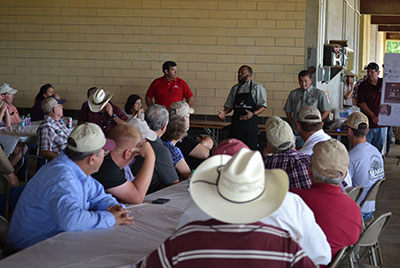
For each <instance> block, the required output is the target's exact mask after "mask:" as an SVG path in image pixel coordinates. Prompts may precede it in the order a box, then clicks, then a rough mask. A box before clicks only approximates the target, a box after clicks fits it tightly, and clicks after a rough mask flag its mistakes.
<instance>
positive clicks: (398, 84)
mask: <svg viewBox="0 0 400 268" xmlns="http://www.w3.org/2000/svg"><path fill="white" fill-rule="evenodd" d="M384 62H385V67H384V69H383V71H384V74H383V83H382V95H381V105H380V109H379V116H378V124H379V125H381V126H400V54H396V53H386V54H385V61H384Z"/></svg>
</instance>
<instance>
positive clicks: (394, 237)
mask: <svg viewBox="0 0 400 268" xmlns="http://www.w3.org/2000/svg"><path fill="white" fill-rule="evenodd" d="M398 155H400V145H395V144H392V145H391V148H390V152H389V155H388V156H387V157H386V158H385V173H386V181H385V183H384V184H383V186H382V188H381V190H380V192H379V194H378V197H377V205H376V212H375V217H377V216H379V215H381V214H383V213H385V212H389V211H391V212H392V219H391V221H390V223H389V225H388V226H387V228H386V229H385V230H384V231H383V234H382V235H381V238H380V245H381V249H382V253H383V265H380V266H379V267H384V268H386V267H396V268H397V267H400V165H399V166H397V161H398V159H397V158H396V156H398Z"/></svg>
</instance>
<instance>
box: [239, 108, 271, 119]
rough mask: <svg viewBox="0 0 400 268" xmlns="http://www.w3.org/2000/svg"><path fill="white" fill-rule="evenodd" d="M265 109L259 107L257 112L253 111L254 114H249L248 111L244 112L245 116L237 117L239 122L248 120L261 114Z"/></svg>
mask: <svg viewBox="0 0 400 268" xmlns="http://www.w3.org/2000/svg"><path fill="white" fill-rule="evenodd" d="M265 109H266V108H265V107H264V106H260V107H258V108H257V110H255V111H254V112H251V111H249V110H246V114H245V115H241V116H240V117H239V119H240V120H249V119H250V118H252V117H253V116H255V115H259V114H260V113H262V112H263V111H264V110H265Z"/></svg>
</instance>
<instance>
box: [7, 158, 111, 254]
mask: <svg viewBox="0 0 400 268" xmlns="http://www.w3.org/2000/svg"><path fill="white" fill-rule="evenodd" d="M117 204H118V202H117V200H116V199H115V198H114V197H112V196H111V195H110V194H106V193H105V192H104V188H103V186H102V185H101V184H100V183H99V182H97V181H96V180H95V179H93V178H92V177H91V176H87V175H86V174H85V173H84V172H83V171H82V170H81V169H80V167H79V166H78V165H77V164H76V163H75V162H73V161H72V160H71V159H70V158H69V157H68V156H67V155H65V154H61V155H60V156H58V157H57V158H55V159H53V160H52V161H51V162H50V163H48V164H47V165H45V166H43V167H42V168H41V169H40V170H39V171H38V173H36V175H35V176H34V177H33V178H32V179H31V180H30V181H29V182H28V184H27V185H26V186H25V189H24V191H23V192H22V194H21V197H20V198H19V200H18V203H17V206H16V208H15V211H14V215H13V217H12V221H11V224H10V228H9V232H8V237H7V243H8V246H9V247H10V248H11V249H13V250H19V249H24V248H26V247H29V246H31V245H33V244H35V243H37V242H40V241H42V240H45V239H47V238H49V237H52V236H54V235H56V234H58V233H60V232H64V231H85V230H92V229H101V228H109V227H111V226H114V225H115V218H114V216H113V214H112V213H111V212H108V211H107V208H108V207H109V206H114V205H117Z"/></svg>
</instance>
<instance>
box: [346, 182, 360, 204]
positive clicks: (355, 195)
mask: <svg viewBox="0 0 400 268" xmlns="http://www.w3.org/2000/svg"><path fill="white" fill-rule="evenodd" d="M363 191H364V186H362V185H359V186H356V187H353V188H351V189H349V190H348V191H347V194H348V195H349V196H350V198H351V199H353V200H354V201H355V202H357V201H358V199H360V197H361V195H362V193H363Z"/></svg>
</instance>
